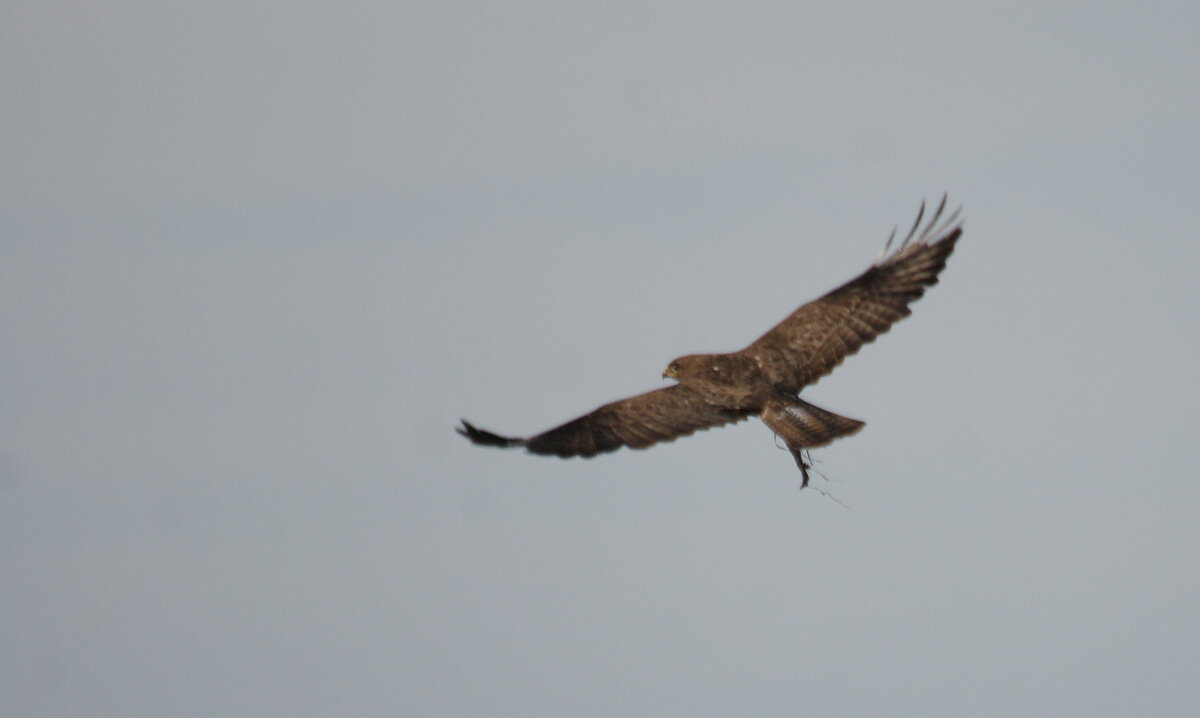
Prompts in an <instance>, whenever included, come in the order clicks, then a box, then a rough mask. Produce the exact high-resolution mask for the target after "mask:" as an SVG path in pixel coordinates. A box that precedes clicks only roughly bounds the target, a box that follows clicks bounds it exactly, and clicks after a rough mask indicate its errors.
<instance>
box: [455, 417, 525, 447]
mask: <svg viewBox="0 0 1200 718" xmlns="http://www.w3.org/2000/svg"><path fill="white" fill-rule="evenodd" d="M459 421H461V422H462V426H456V427H454V430H455V431H457V432H458V433H460V434H462V435H463V436H465V437H467V438H468V439H470V440H471V441H472V442H474V443H476V444H479V445H481V446H499V447H510V446H523V445H524V444H525V440H524V439H516V438H513V437H510V436H500V435H499V434H493V433H492V432H490V431H484V430H483V429H480V428H478V427H476V426H475V425H474V424H472V423H471V422H469V421H467V420H466V419H459Z"/></svg>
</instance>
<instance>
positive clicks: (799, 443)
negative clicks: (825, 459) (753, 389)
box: [760, 396, 866, 454]
mask: <svg viewBox="0 0 1200 718" xmlns="http://www.w3.org/2000/svg"><path fill="white" fill-rule="evenodd" d="M760 416H761V418H762V420H763V423H764V424H766V425H767V426H768V427H769V428H770V429H771V431H773V432H775V435H776V436H778V437H779V438H781V439H783V441H784V443H785V444H787V447H788V448H789V449H791V450H792V453H793V454H794V453H796V452H798V451H799V450H800V449H815V448H817V447H820V446H825V445H826V444H828V443H829V442H831V441H833V440H834V439H837V438H839V437H842V436H849V435H850V434H853V433H855V432H857V431H859V430H860V429H862V428H863V427H864V426H866V424H865V423H864V422H861V421H858V420H857V419H849V418H847V417H844V416H839V415H837V414H835V413H833V412H832V411H826V410H824V409H822V408H821V407H819V406H813V405H812V404H809V403H808V402H807V401H804V400H803V399H800V398H798V397H792V396H789V397H786V398H784V397H781V398H777V399H772V400H771V401H769V402H767V406H766V407H765V408H764V409H763V411H762V414H761V415H760Z"/></svg>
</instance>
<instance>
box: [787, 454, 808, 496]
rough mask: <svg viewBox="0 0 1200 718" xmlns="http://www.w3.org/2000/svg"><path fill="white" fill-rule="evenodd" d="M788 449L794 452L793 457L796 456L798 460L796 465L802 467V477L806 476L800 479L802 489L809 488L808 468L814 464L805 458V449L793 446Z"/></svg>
mask: <svg viewBox="0 0 1200 718" xmlns="http://www.w3.org/2000/svg"><path fill="white" fill-rule="evenodd" d="M788 451H790V452H792V458H794V459H795V460H796V466H798V467H800V475H801V476H802V477H804V478H803V479H802V480H801V481H800V488H801V489H804V488H807V487H808V469H809V467H810V466H812V464H809V463H808V462H807V461H805V460H804V449H793V448H792V447H790V446H789V447H788Z"/></svg>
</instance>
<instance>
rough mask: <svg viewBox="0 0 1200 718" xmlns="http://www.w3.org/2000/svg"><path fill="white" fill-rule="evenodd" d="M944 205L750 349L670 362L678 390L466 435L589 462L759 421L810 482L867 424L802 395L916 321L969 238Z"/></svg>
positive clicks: (467, 427)
mask: <svg viewBox="0 0 1200 718" xmlns="http://www.w3.org/2000/svg"><path fill="white" fill-rule="evenodd" d="M945 207H946V198H945V197H944V196H943V197H942V202H941V204H940V205H939V206H938V208H937V211H935V212H934V213H933V216H932V217H931V218H930V219H929V221H928V222H927V223H926V224H925V226H924V228H923V229H921V219H922V217H923V216H924V214H925V205H924V203H922V204H921V211H920V212H918V214H917V219H916V221H915V222H913V226H912V229H911V230H910V231H909V233H908V235H907V236H906V237H905V238H904V240H903V241H902V242H900V244H899V246H897V247H896V248H895V250H892V242H893V240H894V239H895V236H896V232H895V230H893V231H892V235H891V237H889V238H888V241H887V245H885V247H884V249H883V252H882V253H881V255H880V258H879V259H878V260H877V261H876V262H875V264H873V265H872V266H871V267H870V268H869V269H867V271H865V272H863V273H862V274H860V275H859V276H858V277H856V278H855V279H852V280H850V281H849V282H847V283H846V284H843V285H842V286H840V287H838V288H837V289H835V290H833V291H832V292H829V293H828V294H826V295H825V296H823V297H821V298H820V299H816V300H813V301H811V302H809V303H808V304H805V305H804V306H802V307H800V308H799V309H797V310H796V311H794V312H792V314H791V315H790V316H788V317H787V318H786V319H784V320H783V321H782V322H780V323H779V324H776V325H775V326H774V327H773V328H772V329H771V330H770V331H768V332H767V333H766V334H764V335H762V336H761V337H759V338H758V339H757V340H755V341H754V343H752V344H751V345H750V346H748V347H746V348H745V349H742V350H741V351H738V352H733V353H732V354H690V355H688V356H683V357H680V358H678V359H676V360H675V361H673V362H671V363H670V364H668V365H667V368H666V370H665V371H663V377H669V378H671V379H674V380H676V381H677V382H678V383H677V384H674V385H672V386H669V387H666V388H663V389H656V390H654V391H650V392H646V393H645V394H638V395H637V396H631V397H629V398H627V399H621V400H620V401H614V402H612V403H611V404H605V405H604V406H601V407H600V408H598V409H596V410H595V411H592V412H591V413H588V414H585V415H583V416H581V417H579V418H578V419H575V420H573V421H569V422H567V423H565V424H563V425H562V426H559V427H556V428H554V429H550V430H549V431H546V432H544V433H541V434H538V435H536V436H531V437H528V438H513V437H507V436H500V435H498V434H493V433H492V432H490V431H484V430H483V429H479V428H477V427H475V426H474V425H472V424H471V423H469V422H468V421H466V420H465V419H464V420H463V422H462V426H461V427H459V428H458V432H459V433H460V434H462V435H463V436H465V437H467V438H468V439H470V440H471V441H473V442H475V443H476V444H483V445H485V446H502V447H512V446H523V447H525V449H526V450H528V451H531V452H533V453H535V454H553V455H555V456H561V457H569V456H584V457H588V456H595V455H596V454H598V453H602V452H606V451H613V450H615V449H618V448H620V447H622V446H628V447H630V448H634V449H644V448H646V447H648V446H651V445H653V444H655V443H657V442H660V441H671V440H673V439H675V438H677V437H680V436H687V435H688V434H691V433H692V432H694V431H696V430H698V429H707V428H709V427H713V426H721V425H723V424H731V423H734V422H736V421H741V420H742V419H745V418H747V417H749V416H757V417H758V418H760V419H762V421H763V423H764V424H766V425H767V427H768V428H770V429H771V431H773V432H775V434H776V436H778V437H780V438H781V439H783V441H784V443H785V444H786V445H787V448H788V449H789V450H790V451H791V453H792V456H793V457H794V458H795V459H796V465H797V466H799V467H800V471H801V474H802V475H803V477H804V478H803V484H802V485H803V486H807V485H808V471H807V469H808V468H809V465H808V463H807V462H806V461H805V460H804V458H803V456H802V452H803V451H804V450H807V449H813V448H817V447H821V446H825V445H826V444H828V443H829V442H831V441H833V440H834V439H837V438H839V437H842V436H848V435H850V434H853V433H855V432H857V431H859V430H860V429H862V428H863V426H865V424H864V423H863V422H861V421H858V420H856V419H849V418H846V417H844V416H839V415H837V414H834V413H833V412H830V411H826V410H825V409H821V408H819V407H816V406H813V405H812V404H809V403H808V402H806V401H804V400H803V399H801V398H800V397H799V396H798V394H799V392H800V390H801V389H803V388H804V387H806V386H808V385H809V384H812V383H815V382H816V381H817V380H818V379H820V378H821V377H823V376H825V375H826V374H828V373H829V372H831V371H833V369H834V368H835V367H837V366H838V365H839V364H841V363H842V360H843V359H845V358H846V357H848V356H850V355H851V354H854V353H855V352H857V351H858V350H859V348H860V347H862V345H863V344H866V343H868V342H871V341H873V340H874V339H875V337H877V336H879V335H880V334H883V333H884V332H886V331H888V329H890V328H891V326H892V324H894V323H896V322H897V321H899V320H901V319H903V318H904V317H906V316H908V315H909V314H910V313H911V312H912V310H911V309H909V307H908V305H909V304H911V303H912V302H914V301H916V300H917V299H919V298H920V297H921V296H922V295H923V294H924V293H925V288H926V287H929V286H932V285H934V284H937V281H938V273H939V272H941V271H942V269H943V268H944V267H945V266H946V258H947V257H949V256H950V253H951V252H952V251H954V244H955V242H957V241H958V238H959V237H960V236H961V235H962V222H961V221H960V220H959V213H958V211H955V212H954V213H952V214H951V215H950V216H948V217H946V218H944V219H943V218H942V212H943V210H944V209H945ZM918 230H920V231H918Z"/></svg>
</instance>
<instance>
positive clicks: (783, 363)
mask: <svg viewBox="0 0 1200 718" xmlns="http://www.w3.org/2000/svg"><path fill="white" fill-rule="evenodd" d="M945 207H946V198H945V197H942V203H941V204H940V205H939V206H938V208H937V211H936V212H934V214H933V217H932V218H930V220H929V222H928V223H927V224H926V225H925V228H924V229H923V230H921V232H920V233H919V234H918V232H917V229H918V227H919V226H920V224H921V218H922V217H923V216H924V214H925V205H924V203H922V205H921V211H920V212H919V213H918V214H917V221H916V222H914V223H913V227H912V230H910V231H909V233H908V236H907V237H905V239H904V241H903V242H901V243H900V246H899V247H898V248H897V249H896V250H895V251H893V252H891V253H889V249H890V248H891V244H892V239H894V238H895V232H894V231H893V232H892V237H890V238H889V239H888V243H887V246H885V247H884V251H883V256H881V258H880V259H879V260H878V261H877V262H876V263H875V264H874V265H873V266H872V267H871V268H870V269H868V270H867V271H865V272H863V273H862V274H861V275H859V276H858V277H857V278H855V279H853V280H851V281H849V282H847V283H846V284H843V285H842V286H841V287H838V288H837V289H835V290H833V291H832V292H830V293H828V294H826V295H825V296H823V297H821V298H820V299H816V300H814V301H811V302H809V303H808V304H805V305H804V306H802V307H800V308H799V309H797V310H796V311H795V312H792V314H791V316H789V317H788V318H787V319H784V320H783V321H782V322H780V323H779V324H777V325H775V327H774V328H772V329H771V331H769V332H767V333H766V334H764V335H762V336H761V337H759V338H758V340H756V341H755V342H754V343H753V344H751V345H750V346H748V347H746V348H745V349H743V350H742V351H741V352H739V354H742V355H746V356H749V357H751V358H753V359H754V360H755V362H756V363H757V364H758V365H759V366H760V367H761V368H762V370H763V372H764V373H765V374H766V375H767V377H768V378H769V380H770V382H771V383H772V384H774V385H775V386H777V387H778V388H780V389H782V390H784V391H788V392H793V393H794V392H798V391H800V390H801V389H802V388H804V387H805V386H807V385H808V384H811V383H813V382H815V381H816V380H818V379H820V378H821V377H823V376H825V375H826V374H828V373H829V372H831V371H833V369H834V368H835V367H836V366H837V365H838V364H841V363H842V360H843V359H845V358H846V357H848V356H850V355H851V354H854V353H855V352H857V351H858V350H859V348H861V347H862V345H863V344H867V343H869V342H871V341H874V339H875V337H877V336H879V335H880V334H883V333H884V332H886V331H887V330H888V329H890V328H891V326H892V325H893V324H895V323H896V322H898V321H899V320H901V319H903V318H904V317H907V316H908V315H909V314H911V313H912V310H911V309H909V308H908V305H909V304H911V303H912V302H914V301H916V300H917V299H919V298H920V297H921V295H923V294H924V293H925V288H926V287H929V286H932V285H934V284H937V281H938V273H939V272H941V271H942V269H943V268H944V267H945V266H946V258H947V257H949V256H950V253H951V252H952V251H954V243H955V242H957V241H958V238H959V236H960V235H961V234H962V223H961V222H959V221H958V212H957V211H955V212H954V213H953V214H951V215H950V216H949V217H947V218H946V219H945V220H942V221H939V220H941V217H942V211H943V210H944V209H945Z"/></svg>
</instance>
